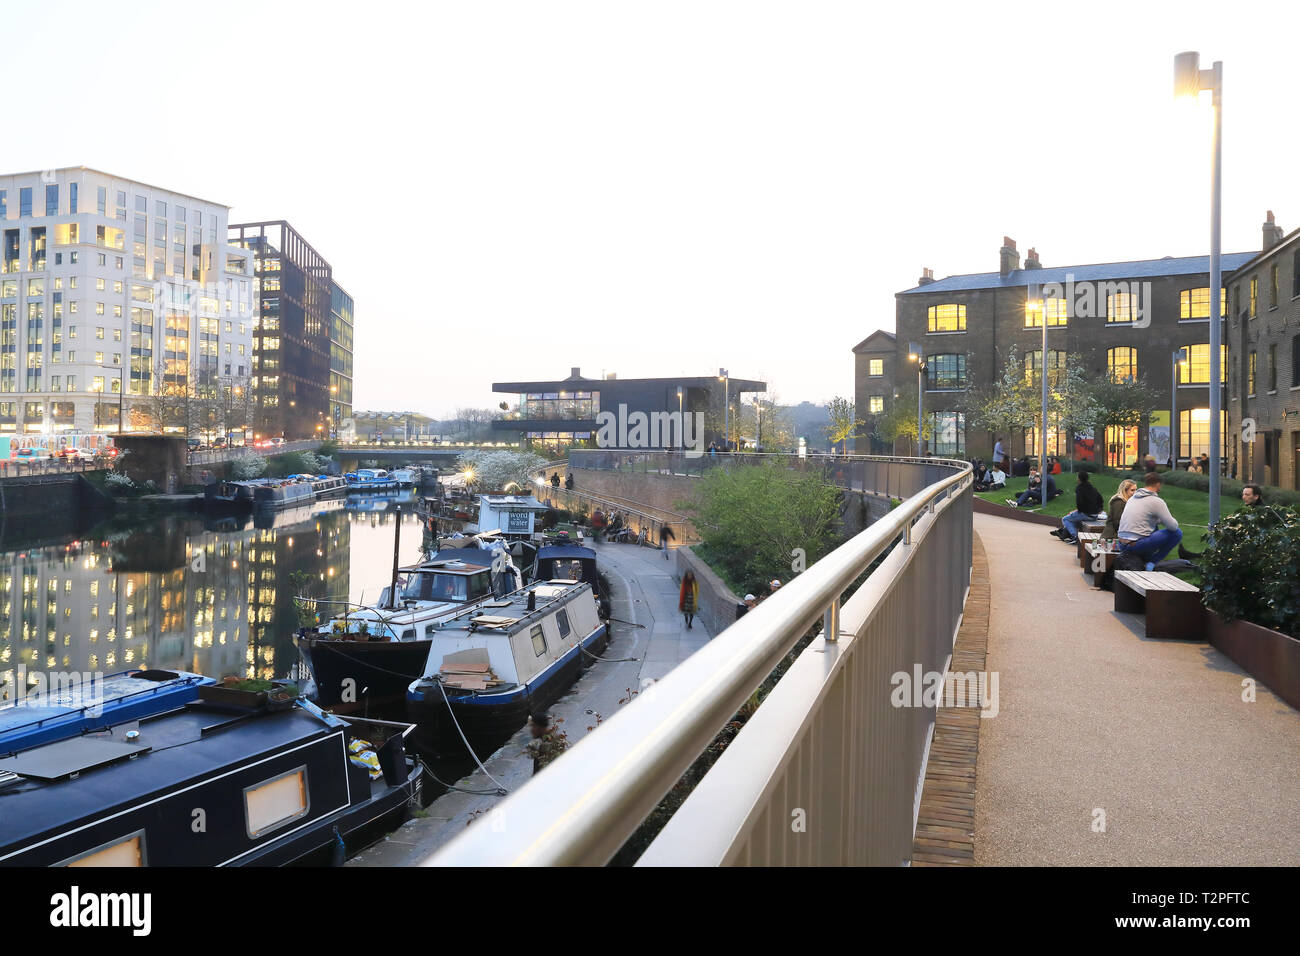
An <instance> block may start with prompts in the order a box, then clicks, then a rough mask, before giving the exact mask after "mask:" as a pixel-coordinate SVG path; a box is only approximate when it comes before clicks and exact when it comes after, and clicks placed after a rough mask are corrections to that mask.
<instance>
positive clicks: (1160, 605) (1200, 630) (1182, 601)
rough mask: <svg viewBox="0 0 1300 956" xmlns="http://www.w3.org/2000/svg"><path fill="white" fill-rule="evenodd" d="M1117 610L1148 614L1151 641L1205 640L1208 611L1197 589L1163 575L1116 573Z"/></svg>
mask: <svg viewBox="0 0 1300 956" xmlns="http://www.w3.org/2000/svg"><path fill="white" fill-rule="evenodd" d="M1115 610H1116V611H1120V612H1125V613H1128V614H1145V615H1146V618H1147V626H1146V636H1147V637H1148V638H1157V639H1164V638H1173V639H1176V640H1194V641H1203V640H1205V607H1204V605H1202V604H1201V591H1200V589H1199V588H1198V587H1196V585H1194V584H1189V583H1188V582H1187V581H1184V580H1183V579H1182V578H1178V577H1175V576H1174V575H1172V574H1166V573H1165V572H1163V571H1116V572H1115Z"/></svg>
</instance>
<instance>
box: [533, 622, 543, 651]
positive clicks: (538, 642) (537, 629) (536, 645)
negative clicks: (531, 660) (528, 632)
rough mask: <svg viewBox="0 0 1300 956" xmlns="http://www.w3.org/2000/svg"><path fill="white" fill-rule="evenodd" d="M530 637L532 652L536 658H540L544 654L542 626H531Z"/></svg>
mask: <svg viewBox="0 0 1300 956" xmlns="http://www.w3.org/2000/svg"><path fill="white" fill-rule="evenodd" d="M532 635H533V650H534V651H536V652H537V656H538V657H541V656H542V655H543V654H545V653H546V635H544V634H543V633H542V626H541V625H540V624H534V625H533V630H532Z"/></svg>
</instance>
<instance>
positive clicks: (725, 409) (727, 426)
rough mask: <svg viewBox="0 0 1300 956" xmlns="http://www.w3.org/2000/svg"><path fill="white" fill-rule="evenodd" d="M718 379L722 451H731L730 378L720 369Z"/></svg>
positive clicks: (723, 369)
mask: <svg viewBox="0 0 1300 956" xmlns="http://www.w3.org/2000/svg"><path fill="white" fill-rule="evenodd" d="M718 378H720V379H722V450H723V451H731V376H730V375H728V374H727V370H726V369H725V368H720V369H718Z"/></svg>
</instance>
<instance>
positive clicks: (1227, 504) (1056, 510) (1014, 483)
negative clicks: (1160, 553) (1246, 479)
mask: <svg viewBox="0 0 1300 956" xmlns="http://www.w3.org/2000/svg"><path fill="white" fill-rule="evenodd" d="M1052 479H1053V480H1054V481H1055V482H1056V487H1057V488H1059V489H1061V492H1062V493H1061V494H1060V495H1058V496H1057V497H1055V498H1053V499H1052V500H1051V501H1049V502H1048V503H1047V507H1046V508H1026V509H1025V510H1026V511H1036V512H1041V513H1042V514H1048V515H1054V516H1057V517H1060V516H1061V515H1067V514H1069V513H1070V512H1071V511H1073V510H1074V488H1075V485H1076V483H1077V479H1076V477H1075V476H1074V475H1072V474H1071V473H1070V472H1068V471H1063V472H1061V474H1059V475H1053V476H1052ZM1089 480H1090V481H1091V482H1092V485H1093V487H1094V488H1096V489H1097V490H1098V491H1099V492H1101V500H1102V505H1103V507H1104V506H1105V504H1106V502H1108V501H1110V498H1111V495H1113V494H1115V490H1116V489H1117V488H1118V487H1119V483H1120V481H1121V480H1122V479H1120V478H1119V477H1118V476H1115V475H1097V474H1094V475H1091V476H1089ZM1028 486H1029V479H1028V478H1008V479H1007V487H1006V489H1005V490H1002V491H983V492H979V493H978V494H979V496H980V497H981V498H983V499H984V500H985V501H991V502H993V503H994V504H998V505H1005V504H1006V499H1008V498H1014V497H1016V496H1017V495H1019V494H1020V493H1021V492H1022V491H1024V490H1025V489H1026V488H1027V487H1028ZM1160 497H1161V498H1163V499H1165V503H1166V504H1167V505H1169V511H1170V513H1171V514H1172V515H1173V516H1174V518H1175V519H1176V520H1177V521H1178V524H1179V526H1180V527H1183V528H1184V530H1183V541H1184V542H1185V543H1186V545H1187V547H1188V548H1191V549H1192V550H1194V551H1199V550H1200V547H1199V546H1200V544H1201V535H1202V534H1203V533H1204V532H1205V528H1206V526H1207V525H1208V524H1209V520H1210V496H1209V495H1207V494H1206V493H1205V492H1203V491H1193V490H1192V489H1190V488H1175V487H1174V486H1172V485H1164V486H1162V487H1161V489H1160ZM1240 507H1242V504H1241V499H1240V498H1233V497H1230V496H1228V495H1220V496H1219V513H1220V514H1221V515H1226V514H1231V513H1232V512H1234V511H1236V510H1237V509H1238V508H1240Z"/></svg>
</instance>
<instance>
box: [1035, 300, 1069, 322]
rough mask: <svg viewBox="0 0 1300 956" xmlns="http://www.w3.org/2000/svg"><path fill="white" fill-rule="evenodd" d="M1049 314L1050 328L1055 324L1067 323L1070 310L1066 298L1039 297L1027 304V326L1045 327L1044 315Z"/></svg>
mask: <svg viewBox="0 0 1300 956" xmlns="http://www.w3.org/2000/svg"><path fill="white" fill-rule="evenodd" d="M1044 315H1046V316H1047V325H1048V328H1051V327H1052V326H1053V325H1065V324H1066V321H1067V320H1068V319H1069V316H1070V310H1069V307H1068V306H1067V305H1066V301H1065V300H1064V299H1058V298H1048V299H1037V300H1034V301H1031V302H1027V303H1026V304H1025V328H1027V329H1041V328H1042V327H1043V316H1044Z"/></svg>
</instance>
